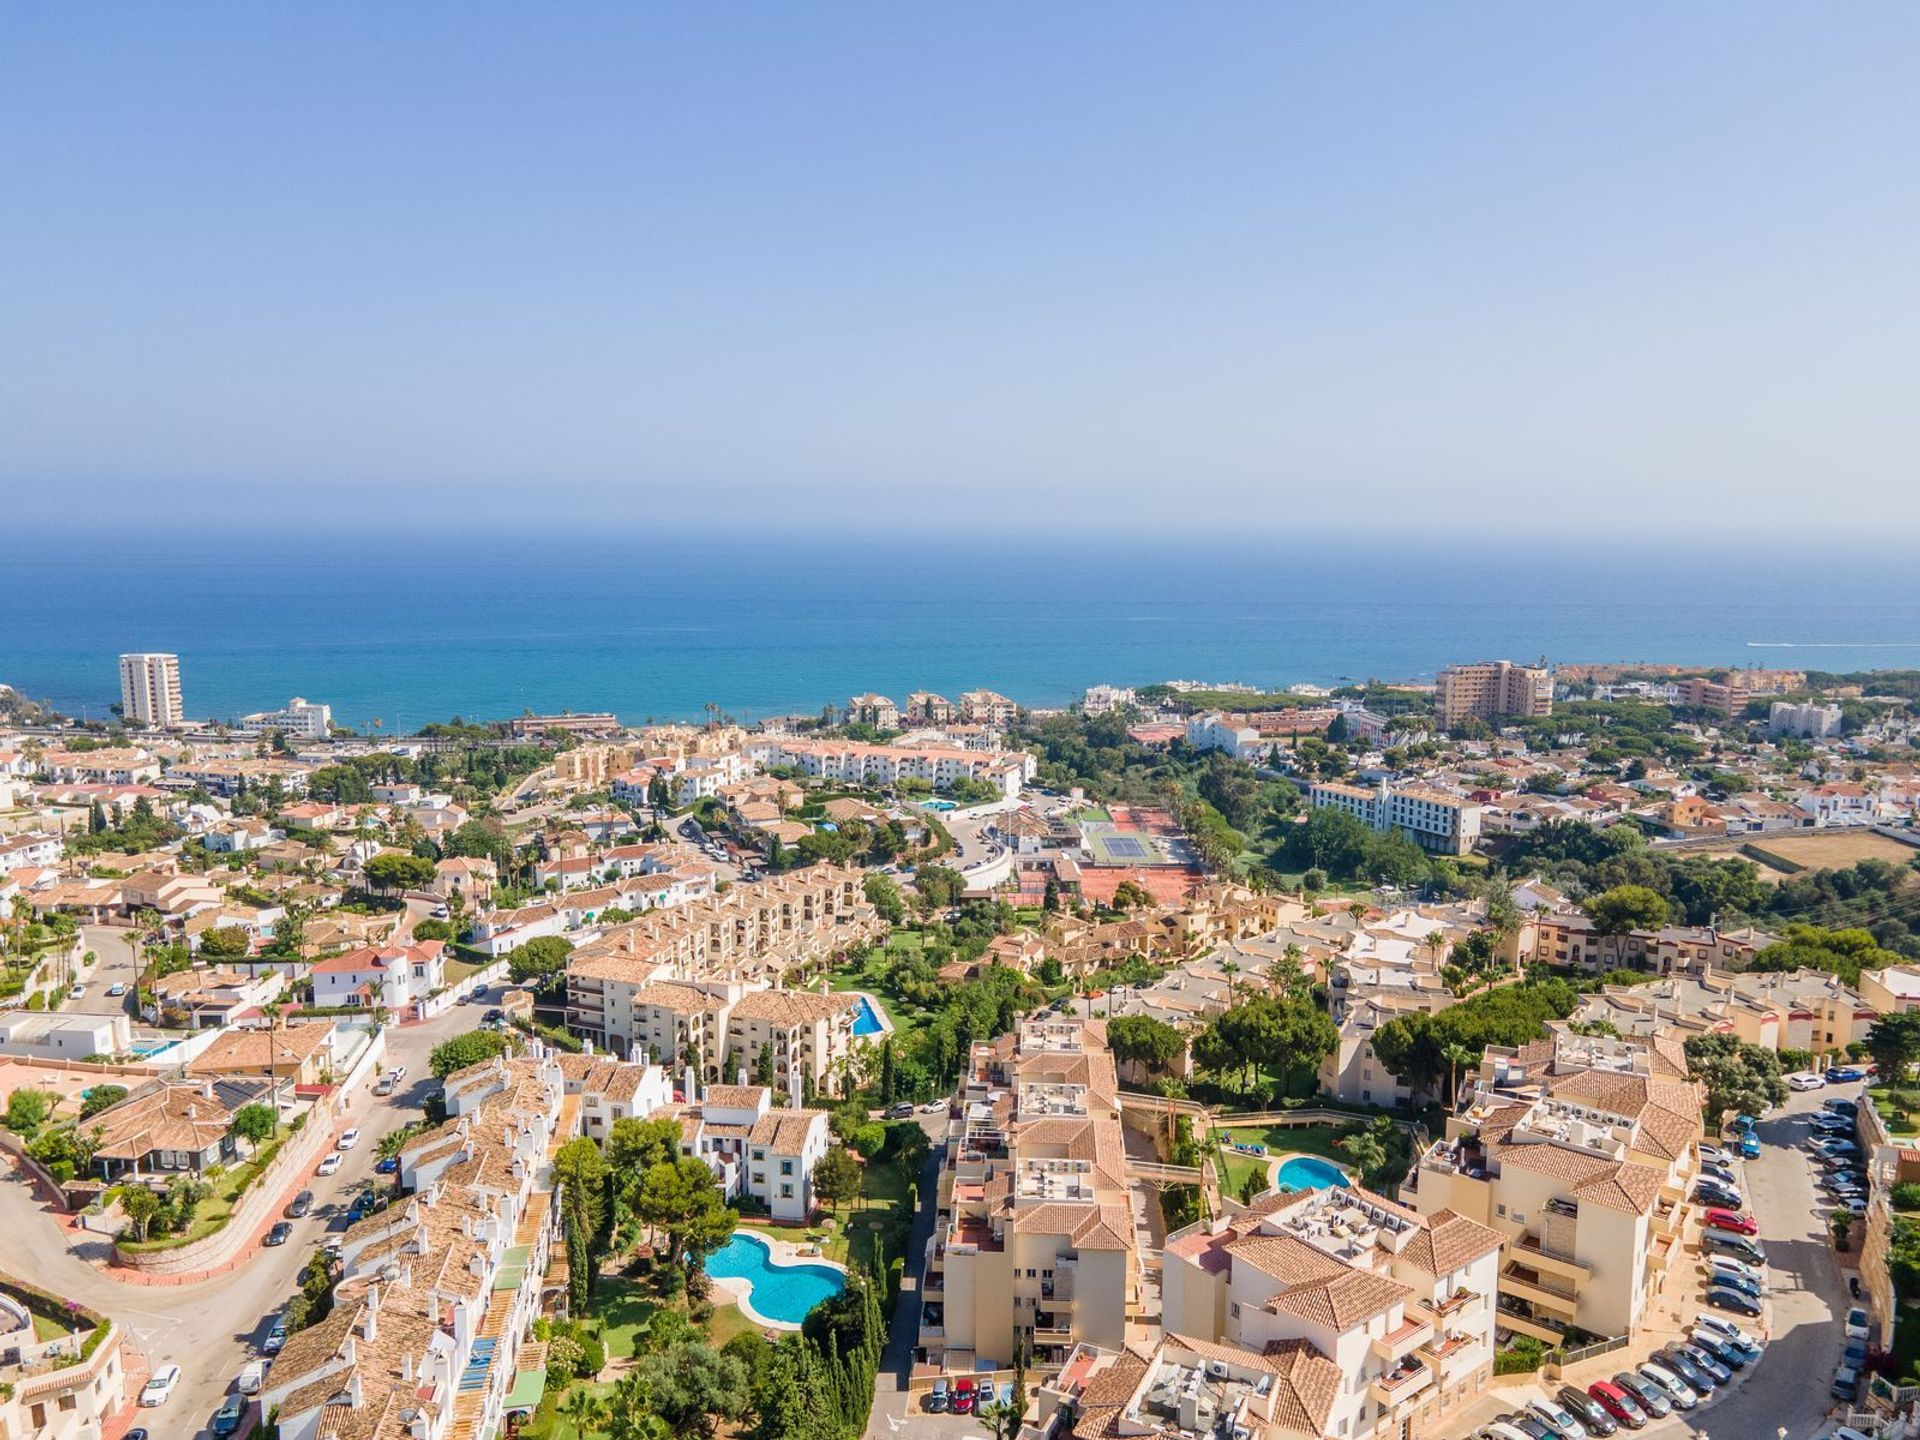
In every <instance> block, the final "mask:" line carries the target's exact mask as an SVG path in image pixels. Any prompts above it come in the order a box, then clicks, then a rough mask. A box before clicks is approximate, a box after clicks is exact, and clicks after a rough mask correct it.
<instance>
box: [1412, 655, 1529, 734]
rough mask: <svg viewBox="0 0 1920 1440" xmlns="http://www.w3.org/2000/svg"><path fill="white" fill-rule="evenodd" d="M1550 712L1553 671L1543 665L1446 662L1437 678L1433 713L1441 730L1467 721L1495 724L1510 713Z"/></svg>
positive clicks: (1492, 661)
mask: <svg viewBox="0 0 1920 1440" xmlns="http://www.w3.org/2000/svg"><path fill="white" fill-rule="evenodd" d="M1552 713H1553V672H1552V671H1550V670H1547V669H1546V668H1544V667H1542V666H1535V665H1515V664H1513V663H1512V662H1511V661H1508V660H1483V661H1480V662H1479V663H1477V664H1473V665H1449V666H1448V667H1447V668H1446V669H1444V670H1442V671H1441V672H1440V674H1439V676H1438V677H1437V680H1436V684H1435V689H1434V715H1435V718H1436V719H1437V720H1438V721H1439V723H1440V727H1441V728H1442V729H1444V730H1451V729H1453V728H1454V727H1455V726H1457V725H1459V724H1460V723H1461V722H1462V721H1466V720H1482V721H1485V722H1486V723H1487V724H1489V725H1495V726H1497V725H1498V724H1499V722H1500V721H1501V720H1503V719H1506V718H1507V717H1509V716H1518V717H1522V718H1524V717H1527V716H1535V715H1551V714H1552Z"/></svg>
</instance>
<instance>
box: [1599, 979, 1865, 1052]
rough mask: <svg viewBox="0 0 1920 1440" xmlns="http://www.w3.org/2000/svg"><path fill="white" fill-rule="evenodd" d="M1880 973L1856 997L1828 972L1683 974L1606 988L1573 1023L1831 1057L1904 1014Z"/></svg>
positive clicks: (1646, 1034)
mask: <svg viewBox="0 0 1920 1440" xmlns="http://www.w3.org/2000/svg"><path fill="white" fill-rule="evenodd" d="M1881 973H1883V974H1884V973H1887V972H1881ZM1873 974H1874V972H1868V973H1867V974H1864V975H1862V976H1861V977H1860V989H1859V990H1857V991H1856V990H1854V989H1853V988H1852V987H1850V986H1848V985H1847V984H1845V983H1844V982H1843V981H1841V980H1840V979H1839V978H1838V977H1837V976H1834V975H1829V974H1827V973H1826V972H1825V971H1821V970H1788V971H1763V970H1754V971H1749V972H1747V973H1744V974H1727V973H1723V972H1721V971H1718V970H1713V969H1708V970H1704V971H1702V972H1700V973H1698V974H1692V973H1685V974H1683V973H1682V972H1680V971H1677V970H1676V971H1674V972H1672V973H1670V974H1668V975H1667V976H1666V977H1665V978H1664V979H1662V980H1659V981H1656V982H1654V983H1653V984H1647V985H1608V986H1603V987H1602V988H1601V990H1600V992H1599V993H1598V994H1595V995H1589V996H1587V997H1586V998H1585V999H1584V1000H1582V1002H1581V1005H1580V1008H1579V1009H1578V1010H1576V1011H1575V1012H1574V1013H1573V1015H1572V1017H1570V1018H1572V1019H1574V1020H1580V1021H1588V1022H1598V1021H1601V1020H1604V1021H1606V1022H1607V1023H1609V1024H1611V1025H1612V1026H1613V1027H1614V1028H1615V1029H1617V1030H1619V1031H1620V1032H1621V1033H1622V1034H1623V1035H1633V1036H1636V1037H1658V1036H1662V1035H1668V1036H1674V1037H1678V1038H1680V1039H1682V1040H1684V1038H1685V1037H1686V1036H1688V1035H1698V1034H1705V1033H1707V1032H1709V1031H1718V1032H1721V1033H1727V1034H1732V1035H1735V1036H1737V1037H1739V1038H1740V1039H1742V1040H1744V1041H1746V1042H1747V1043H1748V1044H1750V1045H1758V1046H1759V1047H1760V1048H1761V1049H1763V1050H1774V1051H1780V1050H1807V1051H1811V1052H1812V1053H1813V1055H1814V1056H1815V1057H1825V1056H1830V1055H1835V1054H1839V1053H1843V1052H1844V1051H1845V1050H1846V1048H1847V1046H1849V1045H1851V1044H1852V1043H1853V1042H1854V1041H1856V1040H1864V1039H1865V1038H1866V1035H1867V1031H1869V1030H1870V1029H1872V1028H1873V1022H1874V1021H1875V1020H1876V1019H1878V1018H1879V1016H1880V1015H1881V1014H1882V1013H1887V1012H1888V1011H1890V1010H1892V1009H1896V1008H1899V1007H1898V1006H1895V1005H1890V1004H1887V1003H1886V1002H1887V1001H1888V1000H1889V999H1890V998H1891V997H1889V996H1888V995H1887V993H1886V992H1885V991H1884V990H1883V989H1881V988H1879V987H1878V985H1877V983H1876V982H1875V981H1874V979H1873Z"/></svg>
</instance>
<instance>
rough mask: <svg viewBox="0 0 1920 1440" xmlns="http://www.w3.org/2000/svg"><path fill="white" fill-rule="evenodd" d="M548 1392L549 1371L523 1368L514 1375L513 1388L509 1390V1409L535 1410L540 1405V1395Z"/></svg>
mask: <svg viewBox="0 0 1920 1440" xmlns="http://www.w3.org/2000/svg"><path fill="white" fill-rule="evenodd" d="M546 1393H547V1372H546V1371H544V1370H521V1371H518V1372H516V1373H515V1375H514V1377H513V1389H511V1390H509V1391H508V1392H507V1409H509V1410H534V1409H538V1408H539V1405H540V1397H541V1396H542V1395H545V1394H546Z"/></svg>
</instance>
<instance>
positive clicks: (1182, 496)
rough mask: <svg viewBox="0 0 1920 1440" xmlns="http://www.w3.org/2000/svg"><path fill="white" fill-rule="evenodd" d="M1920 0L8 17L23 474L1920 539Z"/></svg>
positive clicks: (107, 490) (2, 335) (645, 504)
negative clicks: (1862, 530) (1704, 528)
mask: <svg viewBox="0 0 1920 1440" xmlns="http://www.w3.org/2000/svg"><path fill="white" fill-rule="evenodd" d="M1917 76H1920V7H1916V6H1913V5H1911V4H1907V3H1902V4H1872V3H1865V4H1860V5H1853V6H1848V7H1845V8H1844V9H1840V10H1836V9H1834V8H1832V7H1827V6H1819V5H1811V4H1806V3H1804V0H1802V3H1794V4H1775V3H1767V0H1740V3H1730V4H1711V3H1687V4H1682V5H1671V6H1667V5H1638V6H1621V5H1619V4H1617V3H1607V4H1588V5H1579V4H1546V5H1543V4H1535V3H1512V4H1464V3H1463V4H1440V5H1436V4H1430V3H1408V4H1400V5H1392V4H1366V5H1360V4H1331V3H1312V4H1308V3H1293V4H1285V3H1278V0H1265V3H1260V4H1251V5H1230V4H1208V5H1201V6H1192V5H1168V4H1156V5H1133V4H1125V3H1102V4H1093V3H1085V4H1057V5H1054V4H1048V5H1034V4H1022V5H996V4H986V3H978V4H932V3H925V4H911V3H900V0H890V3H885V4H874V5H853V4H820V5H780V6H774V5H760V4H745V3H741V4H727V5H718V6H716V5H673V6H653V7H646V8H644V9H643V8H642V7H635V6H616V5H604V6H591V5H573V6H545V5H542V6H525V7H507V6H484V5H478V6H477V5H471V4H460V5H446V6H437V5H430V4H406V5H400V6H393V5H378V6H372V5H368V6H358V5H328V6H305V7H293V6H261V5H248V6H224V5H215V4H204V5H188V6H169V7H147V8H145V9H142V8H140V7H113V8H107V9H103V8H100V7H77V6H71V5H54V4H44V5H27V4H20V5H12V6H8V7H6V8H5V10H4V11H0V137H4V138H0V277H4V279H3V280H0V492H4V494H5V496H6V498H7V501H8V502H9V505H10V507H12V508H11V513H12V514H13V515H14V516H15V517H16V518H24V519H27V520H33V521H39V522H41V523H43V524H45V525H49V526H52V527H55V528H58V527H60V526H62V525H63V524H64V523H68V522H71V523H73V524H74V525H75V528H79V527H80V525H82V524H87V523H93V522H95V521H97V520H99V519H101V518H103V517H111V518H112V520H113V521H114V522H115V523H125V524H136V525H137V524H139V523H143V522H146V521H148V520H150V519H156V520H167V521H170V522H171V521H180V520H182V519H185V520H187V521H189V522H190V523H191V524H192V525H193V526H194V527H195V528H201V527H205V528H208V529H217V528H220V527H224V526H228V525H238V526H240V527H242V528H243V529H246V530H249V531H251V530H255V529H257V528H258V527H260V526H262V525H273V524H277V523H279V522H280V521H282V520H284V519H289V518H291V517H296V516H308V515H311V514H312V513H313V512H314V510H315V508H316V506H317V505H320V504H322V503H324V502H325V501H327V500H331V499H335V498H338V497H350V498H363V499H365V500H366V501H367V502H368V503H369V504H377V505H378V506H380V507H382V508H383V509H384V511H385V512H386V513H390V514H391V515H392V516H393V517H394V519H395V521H396V523H399V524H406V523H410V522H413V521H415V520H417V519H420V518H423V517H426V516H430V515H435V514H439V515H452V516H454V517H455V518H457V519H459V520H461V521H463V522H466V523H471V524H473V525H476V526H495V525H502V524H519V523H536V522H537V521H538V520H539V519H540V518H541V517H542V516H545V515H547V514H550V513H552V512H554V511H556V510H557V511H558V512H559V513H560V514H561V515H562V516H563V517H564V519H565V521H566V522H567V523H570V524H571V523H578V522H579V521H580V520H582V519H584V518H586V517H589V516H591V517H593V518H594V519H595V520H596V521H597V522H599V523H603V524H605V525H606V526H608V527H609V529H610V531H626V532H648V531H654V530H658V529H662V528H674V527H687V526H705V525H710V524H715V523H725V524H735V523H753V524H764V525H778V524H803V525H809V526H821V527H843V526H844V527H862V528H876V529H877V528H885V527H887V526H890V525H895V524H908V525H917V524H923V523H938V524H941V525H943V526H961V527H967V528H982V529H986V528H1001V527H1007V526H1015V527H1018V526H1023V525H1026V526H1045V527H1057V526H1061V525H1065V526H1069V527H1079V528H1084V529H1102V528H1113V527H1120V528H1147V529H1151V530H1155V531H1158V530H1162V529H1167V528H1172V527H1180V528H1187V529H1195V530H1211V529H1225V530H1230V531H1232V532H1233V533H1235V534H1247V533H1257V532H1260V531H1275V532H1282V533H1286V532H1297V531H1298V530H1299V529H1300V528H1301V527H1326V528H1328V529H1339V530H1351V529H1358V528H1362V527H1380V526H1385V527H1390V528H1391V529H1393V530H1395V531H1398V532H1402V533H1410V534H1417V533H1420V532H1422V531H1424V530H1426V529H1429V528H1441V529H1446V530H1453V531H1460V532H1465V533H1468V534H1494V533H1519V534H1525V535H1541V536H1545V535H1551V534H1562V535H1565V534H1571V535H1575V536H1589V535H1591V536H1601V535H1612V534H1618V533H1632V534H1638V535H1646V534H1649V533H1653V534H1664V535H1669V536H1672V535H1675V534H1676V533H1677V532H1678V527H1684V526H1688V525H1692V524H1696V523H1698V524H1706V525H1710V526H1711V527H1712V530H1711V533H1713V534H1715V535H1725V534H1729V533H1733V532H1742V531H1745V532H1753V533H1759V534H1787V533H1791V534H1795V535H1797V534H1800V533H1803V532H1805V531H1809V530H1811V531H1827V530H1840V529H1847V528H1853V527H1857V526H1858V525H1859V521H1860V510H1861V508H1863V507H1870V508H1871V512H1872V524H1871V529H1872V531H1873V533H1874V534H1876V535H1878V536H1881V537H1887V536H1891V535H1896V534H1920V473H1916V472H1917V471H1920V461H1917V460H1916V457H1917V456H1920V384H1917V383H1916V382H1917V381H1920V360H1917V357H1920V79H1917V78H1916V77H1917Z"/></svg>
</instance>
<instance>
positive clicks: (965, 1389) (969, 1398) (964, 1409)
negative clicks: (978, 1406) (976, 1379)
mask: <svg viewBox="0 0 1920 1440" xmlns="http://www.w3.org/2000/svg"><path fill="white" fill-rule="evenodd" d="M953 1413H954V1414H956V1415H971V1414H972V1413H973V1381H971V1380H968V1379H964V1378H962V1379H959V1380H956V1381H954V1382H953Z"/></svg>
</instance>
